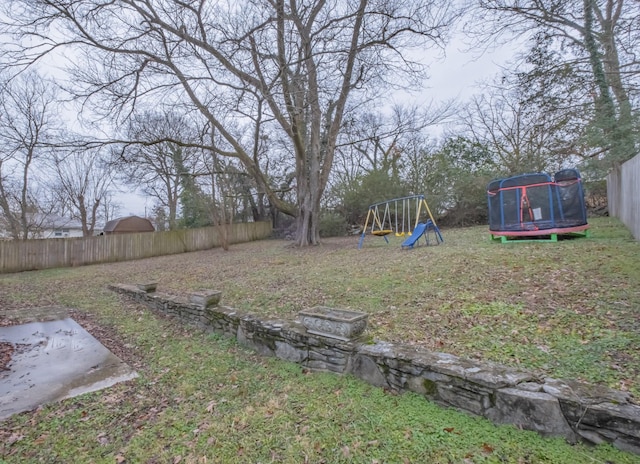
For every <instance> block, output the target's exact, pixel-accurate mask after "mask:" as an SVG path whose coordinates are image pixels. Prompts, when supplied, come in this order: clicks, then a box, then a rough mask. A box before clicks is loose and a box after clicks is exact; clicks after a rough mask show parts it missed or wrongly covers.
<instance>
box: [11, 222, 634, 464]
mask: <svg viewBox="0 0 640 464" xmlns="http://www.w3.org/2000/svg"><path fill="white" fill-rule="evenodd" d="M590 222H591V224H592V237H591V238H589V239H576V240H564V241H561V242H559V243H522V244H504V245H502V244H498V243H491V242H490V241H489V239H488V233H487V228H486V227H472V228H466V229H458V230H443V235H444V238H445V243H444V244H443V245H440V246H431V247H420V248H417V249H414V250H401V249H400V240H401V239H400V238H396V237H392V238H391V241H392V243H391V244H390V245H387V244H386V243H385V242H384V240H382V239H381V238H379V237H370V236H368V237H367V238H366V240H365V242H364V247H363V249H361V250H358V249H357V242H358V237H348V238H332V239H325V240H324V242H323V245H322V246H319V247H314V248H309V249H297V248H292V247H290V246H289V244H288V242H283V241H261V242H254V243H248V244H242V245H235V246H232V247H231V249H230V250H229V251H228V252H224V251H223V250H219V249H216V250H210V251H205V252H199V253H189V254H183V255H173V256H166V257H161V258H152V259H146V260H141V261H136V262H122V263H116V264H108V265H95V266H88V267H82V268H71V269H56V270H48V271H37V272H26V273H20V274H11V275H2V276H0V311H2V312H4V313H5V315H6V316H7V317H6V318H5V319H4V320H3V322H4V323H5V324H6V323H10V322H18V321H21V320H28V319H29V317H30V313H31V312H32V311H33V308H41V307H46V306H52V305H63V306H67V307H70V308H74V310H75V311H74V313H73V317H74V319H76V320H77V321H78V322H79V323H80V324H81V325H83V326H84V327H85V328H87V330H89V331H90V332H91V333H93V334H94V336H96V337H97V338H98V339H100V340H101V341H102V342H103V344H105V345H106V346H107V347H108V348H110V349H111V350H112V351H113V352H114V353H115V354H117V355H118V356H120V357H121V358H122V359H123V360H125V361H126V362H128V363H129V364H130V365H132V366H133V367H134V368H135V369H136V370H137V371H138V372H139V374H140V378H139V379H137V380H135V381H132V382H128V383H125V384H120V385H118V386H115V387H113V388H110V389H109V390H106V391H103V392H99V393H94V394H89V395H84V396H81V397H77V398H74V399H71V400H67V401H65V402H63V403H62V404H55V405H50V406H47V407H45V408H43V409H41V410H37V411H35V412H32V413H27V414H21V415H18V416H16V417H14V418H12V419H10V420H8V421H6V422H5V423H2V424H0V438H1V441H0V462H1V460H2V459H4V460H5V461H6V462H28V461H34V462H38V461H42V462H69V461H71V460H73V461H76V462H175V463H177V462H224V463H226V462H292V463H293V462H296V463H297V462H312V463H316V462H328V463H332V462H369V463H372V462H379V463H382V462H403V460H406V462H445V463H446V462H521V463H534V462H553V463H557V462H571V463H575V462H602V463H605V462H615V463H620V462H640V457H638V456H632V455H629V454H623V453H620V452H617V451H615V450H613V449H611V448H609V447H607V446H602V447H597V448H592V447H588V446H584V445H579V446H570V445H567V444H565V443H564V442H563V441H562V440H558V439H542V438H540V437H538V436H537V435H536V434H534V433H530V432H523V431H518V430H515V429H514V428H513V427H495V426H493V425H491V424H490V423H489V422H487V421H485V420H482V419H477V418H471V417H469V416H467V415H464V414H460V413H457V412H455V411H451V410H444V409H442V408H439V407H437V406H434V405H432V404H430V403H428V402H427V401H425V400H424V399H423V398H420V397H418V396H417V395H413V394H406V395H395V394H394V393H393V392H387V391H383V390H381V389H377V388H374V387H370V386H368V385H365V384H363V383H361V382H359V381H357V380H354V379H352V378H350V377H337V376H333V375H329V374H309V373H307V372H305V371H303V370H302V369H300V368H299V367H298V366H296V365H293V364H289V363H285V362H281V361H278V360H275V359H266V358H260V357H258V356H256V355H255V354H253V353H251V352H249V351H246V350H244V349H243V348H241V347H239V346H237V345H236V344H235V343H234V342H233V341H230V340H223V339H220V338H218V337H216V336H212V335H207V334H203V333H199V332H198V331H194V330H192V329H188V328H184V327H182V326H180V325H179V324H176V323H175V322H174V321H170V320H168V319H165V318H162V317H160V316H158V315H154V314H152V313H150V312H149V311H148V310H146V309H144V308H142V307H139V306H136V305H132V304H130V303H128V302H126V301H125V300H122V299H120V298H119V297H118V296H117V295H115V294H114V293H112V292H110V291H108V290H107V289H106V285H108V284H110V283H135V282H141V281H149V280H157V281H158V282H159V288H158V289H159V290H160V291H166V292H170V293H185V292H187V291H190V290H197V289H202V288H209V289H218V290H222V292H223V299H222V303H223V304H225V305H228V306H232V307H235V308H238V309H242V310H245V311H249V312H252V313H255V314H261V315H265V316H270V317H278V318H283V319H285V318H295V316H296V314H297V312H298V311H300V310H301V309H304V308H310V307H313V306H316V305H325V306H335V307H342V308H349V309H356V310H361V311H366V312H368V313H369V314H370V328H369V329H368V334H369V335H370V336H371V337H373V338H377V339H382V340H388V341H397V342H403V343H411V344H416V345H421V346H424V347H427V348H428V349H431V350H437V351H444V352H448V353H453V354H457V355H461V356H466V357H470V358H474V359H484V360H491V361H496V362H500V363H504V364H509V365H517V366H519V367H521V368H526V369H531V370H534V371H536V372H538V373H539V374H540V375H546V376H551V377H557V378H567V379H575V380H584V381H589V382H593V383H598V384H602V385H607V386H609V387H612V388H616V389H619V390H624V391H629V392H631V393H633V394H634V395H635V396H636V397H638V395H639V394H640V318H639V316H638V311H639V309H638V308H640V244H639V243H637V242H635V241H633V240H632V238H631V235H630V234H629V232H628V231H627V230H626V229H625V228H624V227H623V226H622V225H621V224H620V223H619V222H618V221H616V220H614V219H609V218H603V219H595V220H592V221H590Z"/></svg>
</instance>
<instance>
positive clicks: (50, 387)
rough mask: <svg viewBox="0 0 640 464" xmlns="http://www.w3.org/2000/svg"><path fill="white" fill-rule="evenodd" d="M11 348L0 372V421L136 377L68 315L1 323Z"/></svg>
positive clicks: (0, 331) (3, 338)
mask: <svg viewBox="0 0 640 464" xmlns="http://www.w3.org/2000/svg"><path fill="white" fill-rule="evenodd" d="M0 341H4V342H9V343H12V344H13V345H14V347H15V351H14V353H13V356H12V358H11V362H10V363H9V365H8V368H9V370H8V371H2V372H0V421H2V420H4V419H7V418H8V417H10V416H12V415H13V414H16V413H18V412H23V411H29V410H31V409H34V408H36V407H38V406H40V405H42V404H46V403H52V402H55V401H60V400H63V399H66V398H72V397H74V396H77V395H81V394H83V393H88V392H92V391H97V390H101V389H103V388H107V387H110V386H112V385H114V384H116V383H118V382H124V381H126V380H131V379H133V378H135V377H137V376H138V375H137V374H136V372H135V371H133V370H132V369H131V368H130V367H129V366H128V365H127V364H125V363H124V362H123V361H122V360H120V358H118V357H117V356H115V355H114V354H113V353H111V352H110V351H109V350H108V349H107V348H105V347H104V346H103V345H102V344H101V343H100V342H99V341H98V340H96V339H95V338H94V337H93V336H92V335H91V334H89V333H88V332H87V331H86V330H84V329H83V328H82V327H81V326H80V325H79V324H78V323H77V322H75V321H74V320H73V319H71V318H63V319H59V320H54V321H43V322H30V323H28V324H21V325H13V326H9V327H0Z"/></svg>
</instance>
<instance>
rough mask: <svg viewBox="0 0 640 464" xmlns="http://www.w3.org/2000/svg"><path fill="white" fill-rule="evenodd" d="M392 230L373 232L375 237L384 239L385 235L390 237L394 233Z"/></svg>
mask: <svg viewBox="0 0 640 464" xmlns="http://www.w3.org/2000/svg"><path fill="white" fill-rule="evenodd" d="M392 232H393V231H392V230H389V229H382V230H374V231H373V232H371V233H372V234H373V235H377V236H378V237H384V236H385V235H389V234H390V233H392Z"/></svg>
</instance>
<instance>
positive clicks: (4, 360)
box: [0, 342, 14, 372]
mask: <svg viewBox="0 0 640 464" xmlns="http://www.w3.org/2000/svg"><path fill="white" fill-rule="evenodd" d="M13 349H14V348H13V344H11V343H6V342H0V372H2V371H8V370H9V368H8V367H7V366H9V363H10V362H11V355H12V354H13Z"/></svg>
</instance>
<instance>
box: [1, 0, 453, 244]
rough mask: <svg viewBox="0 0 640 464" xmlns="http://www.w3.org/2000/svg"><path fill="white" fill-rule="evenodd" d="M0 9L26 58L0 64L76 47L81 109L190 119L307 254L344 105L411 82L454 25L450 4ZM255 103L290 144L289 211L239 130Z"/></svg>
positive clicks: (119, 2)
mask: <svg viewBox="0 0 640 464" xmlns="http://www.w3.org/2000/svg"><path fill="white" fill-rule="evenodd" d="M3 6H4V7H5V15H6V17H8V18H12V19H11V23H10V24H8V25H6V26H5V31H7V32H11V33H13V34H14V36H15V37H17V38H18V40H20V43H22V44H23V45H24V46H23V47H22V48H21V49H20V50H19V52H20V56H18V57H16V56H15V55H12V53H9V55H7V58H10V59H12V60H14V62H17V63H18V64H20V63H25V62H26V63H29V62H32V61H33V60H36V59H38V58H41V57H43V56H44V55H46V54H47V53H48V52H50V51H52V50H60V49H62V48H63V47H64V46H70V47H72V48H73V50H74V53H75V56H77V55H78V54H83V56H84V57H85V58H84V59H85V60H86V61H87V62H88V63H89V64H90V66H84V67H83V68H82V69H78V71H81V72H78V73H76V78H75V83H76V84H78V85H81V86H82V90H81V89H79V88H77V89H76V91H77V93H78V94H79V95H80V94H83V95H84V96H85V97H86V99H87V101H86V104H87V105H89V103H91V104H92V107H93V106H95V105H97V104H102V105H103V107H104V108H105V109H106V110H108V111H109V112H110V114H111V115H113V116H115V117H117V118H124V117H127V116H128V114H130V111H131V110H132V108H133V107H135V105H136V104H137V103H138V102H139V101H141V100H148V99H156V101H158V99H160V98H162V100H163V101H164V102H167V103H171V104H174V105H176V104H182V105H187V104H188V105H190V106H191V108H193V109H195V110H197V111H198V112H199V114H200V116H201V117H202V118H203V119H205V120H206V122H207V123H208V124H209V125H210V126H211V127H212V128H214V129H215V131H216V133H217V134H220V136H221V138H222V139H223V140H224V144H218V145H217V146H216V147H209V148H210V149H215V150H216V151H217V153H218V154H219V155H222V156H229V157H234V158H237V159H239V160H240V161H241V162H242V164H243V165H244V167H245V169H246V171H247V172H248V173H249V174H250V175H251V176H253V177H254V178H255V180H256V183H257V185H258V186H259V189H260V190H261V191H264V192H265V194H266V195H267V196H268V197H269V201H270V202H271V204H272V205H274V206H275V207H277V208H278V209H279V210H281V211H283V212H286V213H288V214H291V215H294V216H296V217H297V226H298V227H297V243H298V244H299V245H301V246H302V245H308V244H315V243H318V241H319V230H318V225H319V212H320V202H321V198H322V195H323V193H324V191H325V188H326V185H327V182H328V179H329V175H330V172H331V169H332V166H333V161H334V154H335V147H336V142H337V138H338V134H339V132H340V129H341V126H342V120H343V116H344V112H345V108H346V106H347V102H348V101H349V99H351V98H354V96H355V95H357V94H360V95H362V96H363V98H364V97H366V98H372V97H374V96H375V95H376V94H379V93H380V92H381V91H382V90H384V89H385V88H389V87H391V86H392V85H393V84H399V85H405V83H406V82H407V81H406V79H403V76H404V77H410V78H415V77H416V76H418V74H419V71H420V69H419V67H418V66H417V65H416V64H415V63H412V62H411V61H410V60H409V59H408V58H407V55H406V54H405V52H406V51H407V50H409V49H411V48H418V47H419V48H424V47H425V46H428V45H433V44H441V43H442V42H443V40H444V34H445V33H446V32H447V31H448V28H449V26H450V23H451V21H452V17H453V15H452V9H451V7H450V6H449V2H447V1H444V0H414V1H411V2H408V1H405V0H386V1H373V0H346V1H342V0H340V1H338V0H302V1H298V2H285V1H284V0H271V1H266V2H265V1H263V0H244V1H239V2H229V3H224V2H208V1H205V0H192V1H187V2H185V1H181V0H155V1H154V0H146V1H139V0H110V1H103V0H65V1H61V0H41V1H39V2H37V3H36V2H33V1H31V0H7V1H5V2H4V4H3ZM16 12H19V16H18V15H16ZM43 38H46V39H44V40H43ZM31 44H36V45H31ZM13 50H14V49H12V50H10V51H13ZM76 61H79V60H76ZM83 64H84V63H83ZM258 101H264V102H265V105H266V107H267V109H268V111H269V117H270V118H273V119H274V121H276V122H277V126H278V128H279V130H281V131H283V132H284V133H285V134H286V135H287V137H288V141H289V145H290V150H291V153H292V156H293V157H294V160H295V176H296V177H295V178H296V183H295V188H296V193H297V196H296V204H295V205H292V204H289V203H287V202H285V201H283V200H282V199H281V198H280V196H279V195H278V194H277V192H275V191H274V190H273V188H272V186H271V185H270V182H269V179H268V178H267V177H266V175H265V173H264V170H263V166H261V165H260V164H258V163H256V160H255V159H254V157H253V156H252V152H251V147H252V144H251V143H250V141H249V140H245V139H243V138H241V137H238V136H237V133H236V132H235V130H234V128H236V127H238V126H239V125H241V124H242V122H243V121H246V120H247V117H248V116H249V117H252V118H253V119H254V120H255V114H256V111H257V106H258V105H257V102H258Z"/></svg>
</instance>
